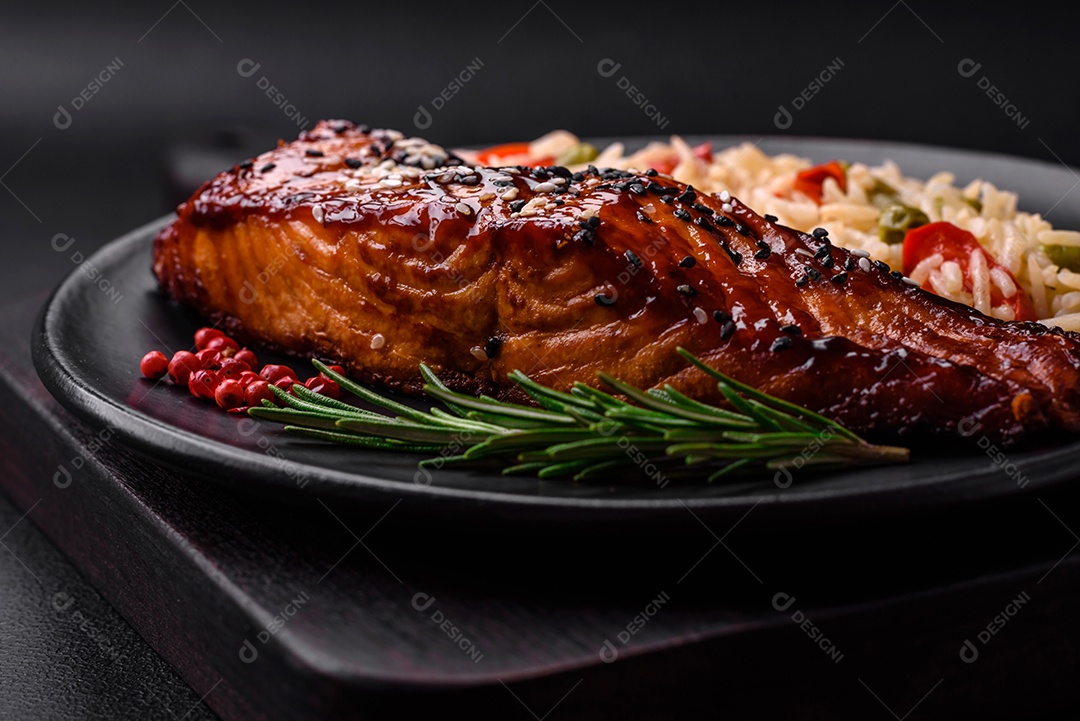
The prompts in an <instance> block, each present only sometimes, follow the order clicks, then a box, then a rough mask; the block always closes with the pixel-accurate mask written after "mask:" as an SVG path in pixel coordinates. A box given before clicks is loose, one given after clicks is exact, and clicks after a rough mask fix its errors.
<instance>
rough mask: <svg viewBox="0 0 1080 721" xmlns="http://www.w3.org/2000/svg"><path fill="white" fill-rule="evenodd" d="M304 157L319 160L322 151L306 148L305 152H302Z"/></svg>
mask: <svg viewBox="0 0 1080 721" xmlns="http://www.w3.org/2000/svg"><path fill="white" fill-rule="evenodd" d="M304 155H306V156H308V157H309V158H321V157H323V151H321V150H313V149H312V148H308V149H307V150H305V151H304Z"/></svg>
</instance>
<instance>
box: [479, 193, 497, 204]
mask: <svg viewBox="0 0 1080 721" xmlns="http://www.w3.org/2000/svg"><path fill="white" fill-rule="evenodd" d="M494 197H495V193H484V194H482V195H481V196H480V198H479V200H480V202H481V203H483V202H485V201H488V200H491V199H492V198H494Z"/></svg>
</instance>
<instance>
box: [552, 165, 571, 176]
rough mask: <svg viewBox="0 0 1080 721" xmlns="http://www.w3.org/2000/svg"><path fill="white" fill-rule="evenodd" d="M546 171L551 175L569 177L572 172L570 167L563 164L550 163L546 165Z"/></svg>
mask: <svg viewBox="0 0 1080 721" xmlns="http://www.w3.org/2000/svg"><path fill="white" fill-rule="evenodd" d="M547 171H548V172H549V173H551V174H552V175H558V176H559V177H560V178H569V177H570V176H571V175H573V173H571V172H570V168H567V167H566V166H565V165H552V166H550V167H548V169H547Z"/></svg>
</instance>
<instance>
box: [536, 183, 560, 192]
mask: <svg viewBox="0 0 1080 721" xmlns="http://www.w3.org/2000/svg"><path fill="white" fill-rule="evenodd" d="M555 187H556V186H555V183H540V184H538V185H537V186H536V187H535V188H533V192H534V193H550V192H551V191H553V190H555Z"/></svg>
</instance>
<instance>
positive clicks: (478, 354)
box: [469, 345, 488, 361]
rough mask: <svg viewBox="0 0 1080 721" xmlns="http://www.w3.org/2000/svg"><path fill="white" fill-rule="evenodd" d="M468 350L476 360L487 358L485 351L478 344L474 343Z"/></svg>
mask: <svg viewBox="0 0 1080 721" xmlns="http://www.w3.org/2000/svg"><path fill="white" fill-rule="evenodd" d="M469 352H470V353H472V357H473V358H475V359H476V360H478V361H486V360H487V359H488V354H487V352H485V351H484V349H483V348H481V347H480V346H478V345H474V346H473V347H472V348H470V349H469Z"/></svg>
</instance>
